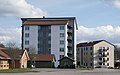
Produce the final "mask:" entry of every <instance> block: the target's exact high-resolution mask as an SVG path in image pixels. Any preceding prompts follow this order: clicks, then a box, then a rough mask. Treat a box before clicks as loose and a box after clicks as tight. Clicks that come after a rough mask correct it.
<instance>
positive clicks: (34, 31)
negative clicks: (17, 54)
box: [23, 26, 38, 54]
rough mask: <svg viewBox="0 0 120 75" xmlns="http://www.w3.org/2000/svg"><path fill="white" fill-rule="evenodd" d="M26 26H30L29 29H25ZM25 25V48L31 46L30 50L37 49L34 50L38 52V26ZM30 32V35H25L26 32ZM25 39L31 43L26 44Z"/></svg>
mask: <svg viewBox="0 0 120 75" xmlns="http://www.w3.org/2000/svg"><path fill="white" fill-rule="evenodd" d="M25 27H29V30H25ZM25 27H24V42H23V45H24V49H25V48H29V49H30V50H31V49H32V50H33V49H34V50H35V51H32V52H34V53H36V54H37V50H38V47H37V44H38V39H37V38H38V26H25ZM26 33H28V34H29V37H25V34H26ZM25 41H29V44H25Z"/></svg>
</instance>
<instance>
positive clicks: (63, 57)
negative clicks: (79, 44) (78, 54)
mask: <svg viewBox="0 0 120 75" xmlns="http://www.w3.org/2000/svg"><path fill="white" fill-rule="evenodd" d="M66 58H67V59H69V60H71V61H74V59H72V58H70V57H67V56H65V57H63V58H62V59H60V60H58V61H61V60H64V59H66Z"/></svg>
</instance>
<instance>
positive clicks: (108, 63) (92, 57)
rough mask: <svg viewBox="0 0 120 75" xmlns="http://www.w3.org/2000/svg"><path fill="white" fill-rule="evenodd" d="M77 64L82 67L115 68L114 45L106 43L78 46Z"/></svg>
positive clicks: (94, 42) (85, 43) (87, 43)
mask: <svg viewBox="0 0 120 75" xmlns="http://www.w3.org/2000/svg"><path fill="white" fill-rule="evenodd" d="M77 64H78V65H79V66H80V67H92V68H97V67H99V68H100V67H114V45H113V44H111V43H109V42H107V41H105V40H99V41H93V42H84V43H79V44H77Z"/></svg>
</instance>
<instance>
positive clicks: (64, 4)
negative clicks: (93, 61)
mask: <svg viewBox="0 0 120 75" xmlns="http://www.w3.org/2000/svg"><path fill="white" fill-rule="evenodd" d="M43 16H46V17H76V20H77V25H78V30H77V43H80V42H87V41H94V40H107V41H108V42H111V43H113V44H115V45H119V46H120V0H0V43H3V44H6V43H8V42H11V41H12V42H15V43H16V44H17V45H18V46H19V47H20V44H21V18H23V17H24V18H28V17H29V18H30V17H32V18H33V17H36V18H41V17H43Z"/></svg>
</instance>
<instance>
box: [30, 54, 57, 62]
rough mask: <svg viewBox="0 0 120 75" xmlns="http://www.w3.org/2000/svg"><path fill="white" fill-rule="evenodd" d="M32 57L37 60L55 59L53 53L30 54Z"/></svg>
mask: <svg viewBox="0 0 120 75" xmlns="http://www.w3.org/2000/svg"><path fill="white" fill-rule="evenodd" d="M30 58H31V60H35V61H53V59H55V57H54V55H51V54H30Z"/></svg>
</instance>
